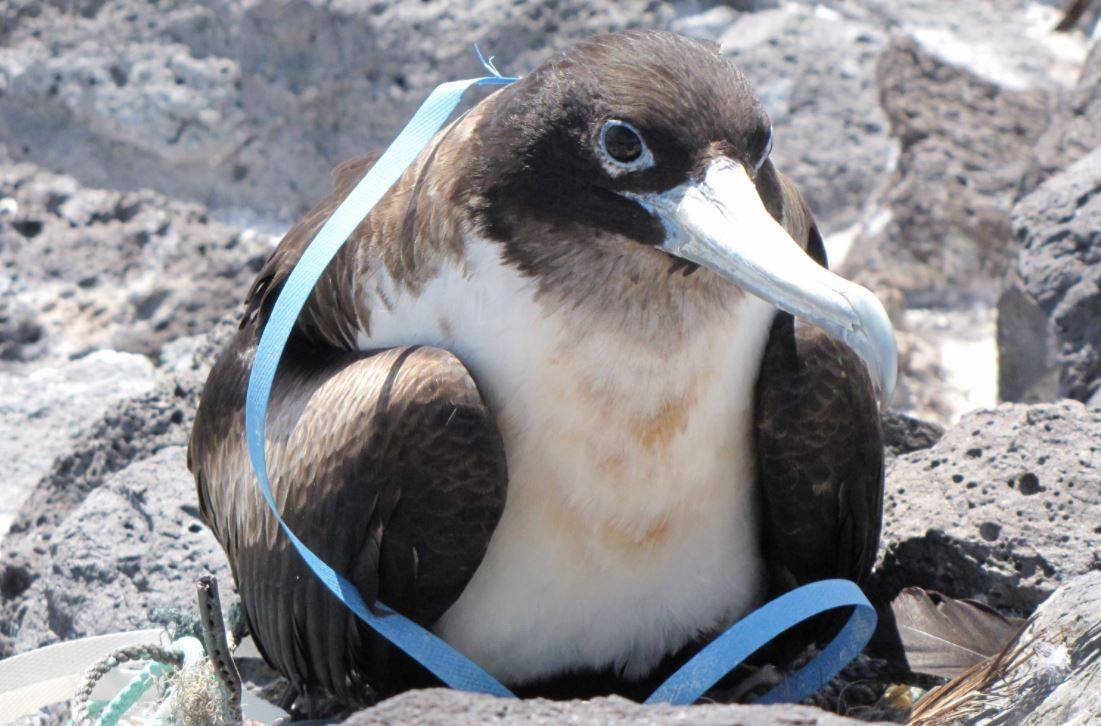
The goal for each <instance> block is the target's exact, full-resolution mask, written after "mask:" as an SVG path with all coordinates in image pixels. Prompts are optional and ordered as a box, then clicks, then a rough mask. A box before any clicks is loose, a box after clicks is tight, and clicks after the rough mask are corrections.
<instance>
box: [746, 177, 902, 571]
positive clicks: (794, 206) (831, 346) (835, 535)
mask: <svg viewBox="0 0 1101 726" xmlns="http://www.w3.org/2000/svg"><path fill="white" fill-rule="evenodd" d="M781 186H782V189H783V194H782V197H783V201H784V204H783V220H782V221H783V224H784V226H785V228H787V230H788V232H789V233H791V234H792V236H793V237H794V238H795V239H796V240H797V241H805V243H806V249H807V252H808V254H810V255H811V256H812V257H814V258H815V259H816V260H817V261H818V262H819V263H820V264H822V265H825V264H826V259H825V250H824V247H823V245H822V239H821V236H820V235H819V233H818V230H817V227H816V226H815V224H814V220H813V217H812V216H811V215H810V212H809V211H808V210H807V208H806V205H805V204H804V203H803V201H802V198H801V197H800V196H799V193H798V191H796V190H795V187H794V185H792V184H791V182H790V181H788V180H787V179H784V178H783V177H781ZM797 235H799V236H797ZM804 235H805V236H804ZM756 443H757V479H758V483H759V486H760V490H761V495H762V502H763V515H764V516H763V528H764V541H765V547H766V557H767V559H768V561H769V565H770V567H769V571H770V573H771V575H772V585H773V589H774V590H775V591H777V592H783V591H786V590H789V589H791V588H792V587H795V586H797V585H800V584H804V583H807V582H813V581H816V580H822V579H826V578H832V577H843V578H848V579H852V580H855V581H857V582H861V581H862V580H863V579H864V578H865V577H866V576H867V574H868V572H869V571H870V569H871V566H872V563H873V561H874V560H875V555H876V550H877V548H878V546H879V532H880V526H881V522H882V513H883V434H882V431H881V428H880V421H879V407H878V404H877V402H876V396H875V390H874V387H873V384H872V380H871V378H870V376H869V375H868V371H867V369H866V367H865V365H864V363H863V362H862V361H861V359H860V358H859V356H857V355H856V353H854V352H853V351H852V350H851V349H850V348H848V347H847V346H846V345H844V344H843V343H840V342H838V341H837V340H835V339H833V338H831V337H830V336H828V335H826V334H825V333H823V332H822V331H820V330H818V329H817V328H812V327H810V326H808V325H802V324H799V323H796V321H795V320H794V319H793V318H792V316H791V315H788V314H787V313H783V312H781V313H779V314H778V315H777V316H776V319H775V321H774V323H773V326H772V330H771V331H770V334H769V340H768V344H767V346H766V349H765V354H764V358H763V360H762V362H761V372H760V376H759V378H758V381H757V390H756Z"/></svg>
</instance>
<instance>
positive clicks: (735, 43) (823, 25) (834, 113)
mask: <svg viewBox="0 0 1101 726" xmlns="http://www.w3.org/2000/svg"><path fill="white" fill-rule="evenodd" d="M714 39H715V40H717V41H718V42H719V43H720V44H721V47H722V49H723V53H725V54H726V55H728V56H730V57H731V58H732V59H733V60H734V61H735V62H736V63H737V64H738V66H739V67H740V68H741V69H742V71H744V72H745V74H746V75H747V76H748V78H749V79H750V81H752V83H753V85H754V88H755V89H756V91H757V93H758V95H759V96H760V97H761V100H762V102H763V103H764V105H765V108H766V109H767V110H768V113H769V116H770V117H771V118H772V125H773V133H774V135H775V136H774V138H775V145H774V146H773V158H774V159H775V161H776V163H777V166H778V167H779V168H780V169H781V170H782V171H783V172H784V173H785V174H787V175H788V176H790V177H792V179H794V180H795V181H796V182H797V183H798V184H799V188H800V191H802V192H803V194H804V195H805V196H806V198H807V202H808V204H809V205H810V208H811V210H812V211H813V212H814V214H815V216H816V218H817V220H818V222H819V224H820V225H822V227H823V229H825V230H827V231H829V230H835V229H839V228H841V227H845V226H848V225H851V224H853V223H854V222H856V221H857V219H858V218H859V216H860V214H861V212H862V211H863V210H864V207H865V205H866V204H867V202H868V200H869V199H871V198H872V197H873V196H874V195H875V193H876V192H878V190H879V188H880V187H882V186H883V184H884V183H885V182H886V180H887V178H888V176H889V174H890V168H891V163H892V161H893V158H894V153H895V152H894V143H893V141H892V140H891V138H890V137H889V135H888V124H887V118H886V116H885V115H884V113H883V111H882V109H880V107H879V102H878V94H877V89H876V80H875V74H874V68H875V59H876V57H877V56H878V55H879V54H880V52H882V50H883V47H884V45H885V34H884V33H883V32H882V30H880V29H879V28H878V27H876V26H875V25H872V24H869V23H865V22H860V21H855V20H851V19H849V18H845V17H843V16H841V15H839V14H837V13H828V12H823V11H822V10H820V9H816V8H813V7H808V6H803V5H796V4H794V3H786V4H784V5H783V6H781V7H778V8H775V9H769V10H763V11H761V12H757V13H751V14H748V13H747V14H743V15H741V16H739V17H738V18H737V20H736V22H734V24H733V25H731V26H729V27H728V28H726V29H725V30H724V32H723V33H722V34H721V35H720V36H719V37H717V38H714Z"/></svg>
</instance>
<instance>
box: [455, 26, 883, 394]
mask: <svg viewBox="0 0 1101 726" xmlns="http://www.w3.org/2000/svg"><path fill="white" fill-rule="evenodd" d="M491 101H492V102H491V103H490V104H488V105H487V106H488V109H487V111H486V112H485V114H483V116H482V117H481V118H479V123H478V133H477V144H478V148H477V149H476V152H477V153H476V158H477V161H476V162H474V163H475V167H474V168H473V170H472V171H471V173H470V176H469V177H468V181H469V187H468V188H469V189H470V190H472V191H471V192H470V197H469V199H468V203H469V204H470V205H471V206H473V207H474V208H475V209H476V214H477V217H478V221H479V225H480V227H481V228H482V229H483V230H484V232H485V233H486V234H487V235H488V236H489V237H490V238H492V239H495V240H497V241H499V242H501V243H502V244H503V245H504V246H505V255H506V257H507V258H508V259H509V260H510V261H511V262H512V263H513V264H515V265H517V266H519V267H520V268H521V269H523V270H524V271H525V272H527V273H529V274H531V275H533V276H535V277H537V278H538V279H539V283H540V284H541V285H543V286H545V288H546V289H547V290H548V291H553V292H556V293H557V294H558V295H559V296H560V297H561V298H562V299H564V300H565V301H567V302H573V303H577V302H579V301H580V299H581V298H583V297H585V296H588V297H589V298H592V299H595V300H596V301H597V302H598V304H599V305H615V304H618V303H619V302H620V301H622V300H624V299H627V298H630V299H632V300H634V301H635V303H636V306H640V309H642V310H643V311H644V313H645V314H646V315H648V316H649V318H654V317H656V315H655V313H658V314H660V311H661V309H663V308H665V307H670V306H675V300H674V298H677V297H678V296H679V297H685V296H688V295H693V294H694V295H696V296H697V297H701V298H703V299H706V300H708V301H710V302H711V303H716V302H718V303H719V304H721V303H722V302H723V301H725V300H728V299H729V296H730V295H740V294H744V293H745V292H749V293H751V294H753V295H756V296H758V297H760V298H762V299H764V300H766V301H768V302H769V303H772V304H773V305H775V306H776V307H778V308H780V309H782V310H785V311H788V312H790V313H791V314H793V315H795V316H797V317H799V318H802V319H804V320H806V321H808V322H810V323H812V324H814V325H816V326H818V327H820V328H822V329H823V330H825V331H826V332H828V333H830V334H831V335H834V336H835V337H837V338H839V339H841V340H843V341H844V342H845V343H847V344H848V345H849V346H850V347H852V348H853V349H854V350H855V351H856V352H857V353H858V354H860V355H861V357H863V359H864V360H865V361H866V362H867V364H868V366H869V368H870V370H871V372H872V374H873V377H874V379H875V380H876V381H877V383H878V385H879V387H880V392H881V394H882V395H883V396H884V398H886V397H887V396H889V394H890V392H891V391H892V390H893V388H894V384H895V376H896V369H897V352H896V347H895V340H894V333H893V331H892V328H891V324H890V321H889V319H888V318H887V315H886V312H885V311H884V309H883V306H882V305H881V304H880V302H879V301H878V300H877V299H876V297H875V296H874V295H873V294H872V293H871V292H869V291H868V290H866V289H864V288H862V287H860V286H858V285H855V284H853V283H851V282H849V281H847V280H845V279H843V278H841V277H838V276H837V275H835V274H833V273H831V272H829V271H828V270H827V269H826V268H825V267H824V266H823V265H820V264H818V263H817V262H816V261H815V260H814V259H812V257H811V256H810V255H809V254H808V250H807V245H808V243H809V240H810V239H811V238H812V237H813V236H815V235H816V234H817V233H816V232H812V230H813V221H812V220H811V218H810V216H809V214H808V213H806V211H805V207H804V206H803V202H802V200H801V198H800V197H799V195H798V194H797V193H796V192H795V191H794V188H793V187H791V186H790V183H789V182H787V181H786V180H784V179H783V178H782V177H781V175H779V174H778V173H777V171H776V169H775V168H774V166H773V164H772V162H771V161H770V159H769V153H770V151H771V149H772V142H773V133H772V126H771V123H770V121H769V117H768V114H767V113H766V112H765V109H764V107H763V106H762V105H761V102H760V101H759V100H758V99H757V97H756V96H755V94H754V93H753V90H752V89H751V88H750V85H749V83H748V82H747V81H746V79H745V77H744V76H743V75H742V74H741V73H740V72H739V71H738V69H737V68H736V67H735V66H734V65H733V63H731V62H730V60H729V59H727V58H725V57H723V56H722V55H721V54H720V53H719V52H718V48H717V47H715V46H713V45H709V44H704V43H699V42H696V41H693V40H690V39H688V38H684V37H682V36H678V35H675V34H672V33H665V32H654V31H630V32H624V33H615V34H611V35H604V36H599V37H597V38H594V39H592V40H589V41H587V42H584V43H582V44H580V45H578V46H575V47H573V48H571V49H569V50H567V51H565V52H563V53H561V54H559V55H558V56H556V57H554V58H552V59H551V60H549V61H548V62H546V63H544V64H543V65H542V66H540V67H539V68H537V69H536V70H535V71H534V72H532V73H531V74H530V75H528V76H526V77H525V78H523V79H521V80H520V81H518V82H516V83H515V84H513V85H512V86H510V87H508V88H506V89H505V90H503V91H501V92H499V93H498V94H497V95H496V96H495V97H494V98H493V99H491ZM785 227H786V228H787V229H785ZM789 229H792V230H797V232H795V233H794V237H793V233H789V231H788V230H789ZM697 265H698V266H701V267H703V268H705V270H700V271H699V272H698V273H697V272H696V266H697ZM582 270H584V271H586V273H582V272H581V271H582ZM730 283H733V285H731V284H730ZM640 301H641V302H640Z"/></svg>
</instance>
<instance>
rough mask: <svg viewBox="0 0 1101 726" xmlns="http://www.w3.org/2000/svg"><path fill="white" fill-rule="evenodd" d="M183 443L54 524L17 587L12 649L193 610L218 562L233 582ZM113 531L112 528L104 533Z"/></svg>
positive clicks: (117, 478) (127, 472)
mask: <svg viewBox="0 0 1101 726" xmlns="http://www.w3.org/2000/svg"><path fill="white" fill-rule="evenodd" d="M185 459H186V452H185V449H184V448H183V447H181V446H172V447H169V448H166V449H163V450H162V451H160V452H158V453H157V454H155V455H153V456H151V457H149V458H147V459H144V460H142V461H140V462H138V463H136V464H134V465H132V466H129V467H127V468H126V469H123V470H122V471H120V472H118V473H117V474H115V475H113V476H112V477H110V479H109V480H108V481H107V482H106V483H105V484H104V485H103V486H101V487H99V488H97V489H96V490H95V491H94V492H92V493H90V494H89V495H88V496H87V497H86V498H85V499H84V501H83V502H81V504H80V505H79V506H78V507H77V508H76V509H74V510H73V511H72V512H71V513H70V515H69V516H68V517H66V518H65V520H64V522H63V523H62V524H61V525H60V526H59V527H57V529H56V530H55V531H54V532H53V536H52V537H51V538H50V540H49V544H48V548H47V554H46V557H45V558H44V559H45V562H44V563H43V564H45V565H46V566H45V567H42V568H41V569H38V570H37V572H36V574H37V575H38V577H37V578H36V579H34V581H33V582H31V583H29V584H28V587H27V588H26V590H24V591H23V592H22V593H20V594H19V595H17V596H16V597H17V599H18V601H19V603H18V605H17V606H16V607H15V608H10V607H9V608H7V609H8V610H9V611H12V610H14V613H13V615H14V617H13V619H12V620H10V621H8V622H5V623H4V624H3V625H4V630H8V629H9V628H10V629H11V630H12V631H13V633H12V634H13V642H12V646H13V648H14V650H15V651H16V652H23V651H27V650H32V649H34V648H38V647H40V646H43V645H46V644H48V643H51V642H55V641H58V640H68V639H71V638H80V637H84V636H88V635H100V634H103V633H110V632H115V631H119V630H130V629H136V628H142V627H149V625H150V622H151V614H152V612H153V610H154V609H156V608H168V609H173V610H183V611H185V612H189V611H191V610H192V609H193V608H194V603H195V581H196V580H197V578H198V577H199V575H201V574H203V573H205V572H212V573H214V574H216V575H218V576H219V578H220V579H221V580H222V584H223V588H222V589H223V591H224V592H227V593H228V592H232V590H231V588H230V582H231V581H230V578H229V570H228V567H227V565H226V560H225V555H224V554H223V553H222V550H221V547H220V546H219V545H218V543H217V541H216V540H215V539H214V536H213V535H212V534H211V533H210V531H209V530H208V529H207V528H206V527H205V526H204V525H203V524H202V521H201V520H200V519H199V516H198V510H197V508H196V506H195V501H194V499H195V483H194V481H193V480H192V478H191V475H190V474H189V473H188V471H187V466H186V463H185ZM106 533H110V536H105V534H106Z"/></svg>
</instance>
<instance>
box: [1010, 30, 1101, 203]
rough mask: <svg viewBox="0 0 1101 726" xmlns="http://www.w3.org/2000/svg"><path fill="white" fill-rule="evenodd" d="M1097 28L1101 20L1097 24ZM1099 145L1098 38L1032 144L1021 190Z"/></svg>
mask: <svg viewBox="0 0 1101 726" xmlns="http://www.w3.org/2000/svg"><path fill="white" fill-rule="evenodd" d="M1098 28H1101V24H1099V25H1098ZM1099 146H1101V39H1099V40H1098V41H1095V42H1094V44H1093V50H1092V51H1091V52H1090V54H1089V57H1088V58H1087V59H1086V62H1085V63H1084V64H1083V65H1082V75H1081V78H1079V80H1078V84H1077V86H1076V87H1075V88H1074V90H1073V91H1071V92H1070V93H1069V94H1066V95H1063V96H1060V103H1059V106H1058V108H1057V110H1056V112H1055V118H1054V119H1053V121H1052V123H1051V126H1050V127H1049V128H1048V130H1047V131H1046V132H1044V135H1043V137H1041V139H1040V141H1039V143H1038V144H1037V145H1036V156H1035V158H1034V160H1033V164H1032V168H1030V169H1029V172H1028V174H1027V175H1026V176H1025V179H1024V180H1023V182H1022V189H1023V190H1024V191H1031V190H1033V189H1035V188H1036V187H1037V186H1038V185H1039V184H1040V183H1041V182H1043V181H1044V180H1045V179H1047V178H1049V177H1051V176H1052V175H1053V174H1055V173H1057V172H1059V171H1060V170H1062V169H1065V168H1066V167H1068V166H1070V165H1071V164H1073V163H1074V162H1075V161H1077V160H1078V159H1081V158H1082V157H1083V156H1085V155H1086V154H1088V153H1089V152H1090V151H1092V150H1093V149H1096V148H1097V147H1099Z"/></svg>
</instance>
